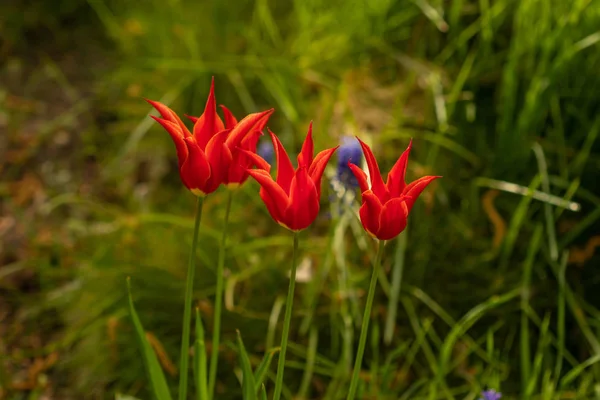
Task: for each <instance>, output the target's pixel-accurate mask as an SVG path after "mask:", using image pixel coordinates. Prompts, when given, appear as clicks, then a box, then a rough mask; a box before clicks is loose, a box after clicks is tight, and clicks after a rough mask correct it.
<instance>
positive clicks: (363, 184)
mask: <svg viewBox="0 0 600 400" xmlns="http://www.w3.org/2000/svg"><path fill="white" fill-rule="evenodd" d="M348 167H350V170H351V171H352V173H353V174H354V176H355V177H356V181H357V182H358V186H359V187H360V191H361V192H366V191H367V190H369V180H368V178H367V174H365V171H363V170H362V169H360V167H359V166H358V165H356V164H352V163H351V162H349V163H348Z"/></svg>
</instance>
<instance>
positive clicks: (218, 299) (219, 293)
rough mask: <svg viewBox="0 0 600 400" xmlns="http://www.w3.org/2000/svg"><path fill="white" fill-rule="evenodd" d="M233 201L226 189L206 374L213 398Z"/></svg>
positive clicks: (209, 391)
mask: <svg viewBox="0 0 600 400" xmlns="http://www.w3.org/2000/svg"><path fill="white" fill-rule="evenodd" d="M232 201H233V190H228V193H227V206H226V208H225V219H224V221H223V231H222V233H221V242H220V243H219V259H218V263H217V288H216V291H215V316H214V321H213V332H212V352H211V354H210V371H209V374H208V393H209V394H210V398H211V399H212V398H214V390H215V384H216V382H217V367H218V364H219V345H220V341H221V312H222V310H223V284H224V280H223V273H224V272H223V269H224V265H225V244H226V240H227V226H228V225H229V213H230V211H231V203H232Z"/></svg>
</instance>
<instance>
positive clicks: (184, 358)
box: [179, 197, 204, 400]
mask: <svg viewBox="0 0 600 400" xmlns="http://www.w3.org/2000/svg"><path fill="white" fill-rule="evenodd" d="M203 205H204V197H198V201H197V203H196V221H195V222H194V236H193V239H192V251H191V252H190V259H189V262H188V272H187V280H186V282H185V300H184V301H185V302H184V305H183V334H182V335H181V354H180V362H179V400H185V399H186V398H187V380H188V361H189V348H190V325H191V324H192V293H193V291H194V274H195V272H196V244H197V243H198V231H199V229H200V221H201V220H202V206H203Z"/></svg>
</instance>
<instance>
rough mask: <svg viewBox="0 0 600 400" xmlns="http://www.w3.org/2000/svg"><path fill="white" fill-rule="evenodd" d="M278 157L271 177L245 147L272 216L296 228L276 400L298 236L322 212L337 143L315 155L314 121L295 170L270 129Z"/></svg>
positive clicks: (276, 399) (279, 383)
mask: <svg viewBox="0 0 600 400" xmlns="http://www.w3.org/2000/svg"><path fill="white" fill-rule="evenodd" d="M269 134H270V135H271V140H272V141H273V149H274V150H275V158H276V160H277V178H276V180H273V178H272V177H271V174H270V173H269V172H270V169H271V166H270V165H269V163H268V162H266V161H265V160H264V159H263V158H261V157H260V156H258V155H256V154H254V153H251V152H249V151H245V152H246V154H247V155H248V156H249V157H251V158H253V159H254V163H255V164H256V165H257V166H258V169H253V170H249V171H248V173H249V174H250V176H252V177H253V178H254V179H256V181H257V182H258V183H259V184H260V185H261V189H260V197H261V198H262V199H263V201H264V203H265V205H266V206H267V210H269V213H270V214H271V217H273V219H274V220H275V221H277V222H278V223H279V224H280V225H282V226H284V227H286V228H288V229H289V230H291V231H292V232H294V245H293V252H292V268H291V270H290V282H289V287H288V293H287V300H286V304H285V315H284V318H283V334H282V335H281V349H280V351H279V361H278V364H277V376H276V377H275V391H274V394H273V400H279V398H280V397H281V392H282V390H283V372H284V369H285V355H286V351H287V342H288V337H289V332H290V324H291V320H292V303H293V301H294V288H295V285H296V268H297V267H298V236H299V234H298V233H299V232H300V231H301V230H303V229H305V228H307V227H308V226H309V225H310V224H312V222H313V221H314V220H315V218H317V215H318V213H319V199H320V198H321V178H322V177H323V172H324V171H325V166H326V165H327V163H328V162H329V159H330V158H331V156H332V155H333V153H334V152H335V150H336V149H337V147H334V148H331V149H327V150H323V151H321V152H320V153H319V154H317V156H316V157H315V156H314V143H313V139H312V123H311V124H310V126H309V128H308V134H307V135H306V139H305V140H304V144H303V145H302V150H301V152H300V154H299V155H298V168H296V169H295V170H294V167H293V166H292V162H291V161H290V157H289V156H288V154H287V152H286V151H285V149H284V148H283V145H282V144H281V142H280V141H279V139H278V138H277V136H275V134H274V133H273V132H271V131H269Z"/></svg>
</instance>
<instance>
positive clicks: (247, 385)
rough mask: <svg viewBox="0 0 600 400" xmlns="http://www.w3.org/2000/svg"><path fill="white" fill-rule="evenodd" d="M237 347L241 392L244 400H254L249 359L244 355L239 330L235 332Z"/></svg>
mask: <svg viewBox="0 0 600 400" xmlns="http://www.w3.org/2000/svg"><path fill="white" fill-rule="evenodd" d="M236 335H237V345H238V352H239V354H238V355H239V357H240V364H242V392H243V394H244V397H243V399H244V400H255V399H256V382H255V381H254V374H253V373H252V366H251V365H250V358H249V357H248V353H246V348H245V347H244V342H243V341H242V335H241V334H240V331H239V330H236Z"/></svg>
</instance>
